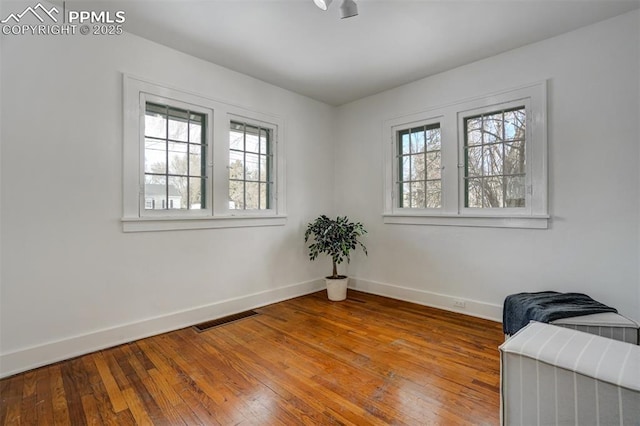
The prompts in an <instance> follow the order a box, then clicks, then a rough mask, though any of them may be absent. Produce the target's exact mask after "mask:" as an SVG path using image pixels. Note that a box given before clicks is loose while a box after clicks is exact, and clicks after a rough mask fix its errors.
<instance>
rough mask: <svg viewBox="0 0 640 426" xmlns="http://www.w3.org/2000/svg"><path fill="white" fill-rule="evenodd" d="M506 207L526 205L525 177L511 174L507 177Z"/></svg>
mask: <svg viewBox="0 0 640 426" xmlns="http://www.w3.org/2000/svg"><path fill="white" fill-rule="evenodd" d="M505 184H506V192H505V207H524V206H525V199H524V198H525V197H524V193H525V190H524V189H525V188H524V187H525V184H524V177H522V176H511V177H505Z"/></svg>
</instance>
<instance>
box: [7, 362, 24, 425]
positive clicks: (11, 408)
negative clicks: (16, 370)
mask: <svg viewBox="0 0 640 426" xmlns="http://www.w3.org/2000/svg"><path fill="white" fill-rule="evenodd" d="M4 380H6V381H7V383H8V386H6V391H4V393H3V395H2V405H4V408H5V414H4V419H3V424H6V425H19V424H20V420H21V419H20V415H21V409H22V393H23V385H24V375H23V374H19V375H17V376H14V377H10V378H8V379H4Z"/></svg>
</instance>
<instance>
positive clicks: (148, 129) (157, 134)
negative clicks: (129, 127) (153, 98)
mask: <svg viewBox="0 0 640 426" xmlns="http://www.w3.org/2000/svg"><path fill="white" fill-rule="evenodd" d="M165 109H166V108H165V107H162V106H159V105H153V104H149V103H147V111H146V114H145V117H144V135H145V136H150V137H154V138H161V139H165V138H166V137H167V120H166V118H165V117H166V115H164V111H165Z"/></svg>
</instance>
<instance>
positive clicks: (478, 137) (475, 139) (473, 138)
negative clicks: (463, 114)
mask: <svg viewBox="0 0 640 426" xmlns="http://www.w3.org/2000/svg"><path fill="white" fill-rule="evenodd" d="M480 144H482V118H481V117H476V118H469V119H467V145H468V146H472V145H480Z"/></svg>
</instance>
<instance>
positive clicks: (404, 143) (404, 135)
mask: <svg viewBox="0 0 640 426" xmlns="http://www.w3.org/2000/svg"><path fill="white" fill-rule="evenodd" d="M409 139H410V138H409V132H408V131H404V132H400V154H401V155H402V154H410V153H411V149H410V148H409Z"/></svg>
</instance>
